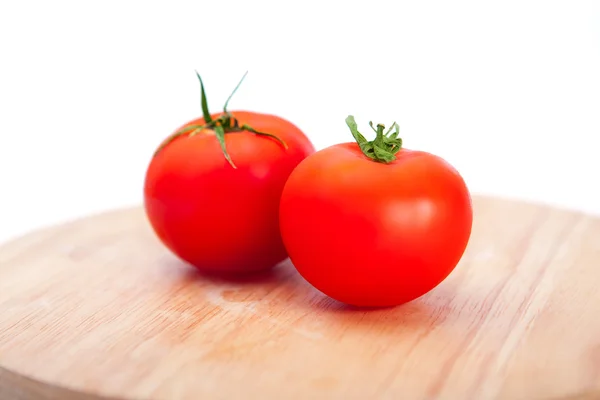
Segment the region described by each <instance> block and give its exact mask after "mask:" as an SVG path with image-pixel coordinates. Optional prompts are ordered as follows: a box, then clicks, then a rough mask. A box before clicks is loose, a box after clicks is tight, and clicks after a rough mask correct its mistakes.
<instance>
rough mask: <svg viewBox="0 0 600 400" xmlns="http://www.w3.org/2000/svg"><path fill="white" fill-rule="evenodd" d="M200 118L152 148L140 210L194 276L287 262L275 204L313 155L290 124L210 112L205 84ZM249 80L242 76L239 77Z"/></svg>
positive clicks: (255, 116) (237, 113)
mask: <svg viewBox="0 0 600 400" xmlns="http://www.w3.org/2000/svg"><path fill="white" fill-rule="evenodd" d="M196 75H197V77H198V80H199V83H200V92H201V108H202V117H200V118H197V119H194V120H192V121H189V122H187V123H185V124H184V125H182V126H181V127H179V128H178V129H176V130H175V131H174V132H173V133H172V134H171V135H169V136H168V137H167V138H166V139H165V140H164V141H163V142H162V143H161V144H160V145H159V146H158V148H157V150H156V152H155V154H154V155H153V157H152V158H151V160H150V162H149V165H148V168H147V171H146V176H145V181H144V207H145V211H146V215H147V218H148V221H149V222H150V225H151V227H152V229H153V230H154V232H155V233H156V235H157V236H158V238H159V239H160V240H161V241H162V243H163V244H164V245H165V246H166V247H167V248H168V249H169V250H170V251H171V252H172V253H174V254H175V255H176V256H178V257H179V258H180V259H181V260H183V261H185V262H187V263H189V264H191V265H193V266H195V267H196V268H198V269H199V270H202V271H207V272H216V273H226V274H228V273H246V272H256V271H261V270H266V269H269V268H272V267H273V266H275V265H276V264H278V263H280V262H281V261H283V260H285V259H286V258H287V252H286V250H285V247H284V245H283V242H282V239H281V234H280V231H279V201H280V198H281V192H282V190H283V186H284V184H285V182H286V180H287V178H288V176H289V174H290V173H291V172H292V170H293V169H294V168H295V167H296V165H298V163H300V161H302V160H303V159H304V158H306V157H307V156H308V155H310V154H312V153H314V151H315V149H314V147H313V144H312V143H311V141H310V140H309V139H308V138H307V136H306V135H305V134H304V133H303V132H302V131H301V130H300V129H299V128H298V127H297V126H296V125H294V124H293V123H291V122H290V121H287V120H286V119H284V118H282V117H279V116H276V115H270V114H264V113H259V112H252V111H244V110H239V111H229V110H228V103H229V101H230V99H231V97H232V96H233V94H234V93H235V92H236V90H237V89H238V87H239V86H240V84H241V83H242V81H243V79H244V78H242V80H241V81H240V82H239V83H238V85H237V86H236V87H235V89H234V90H233V92H232V93H231V95H230V96H229V98H228V99H227V101H226V102H225V105H224V107H223V111H222V112H219V113H215V114H211V113H210V112H209V108H208V101H207V96H206V92H205V89H204V84H203V82H202V78H201V77H200V75H199V74H198V73H196ZM245 76H246V75H245V74H244V77H245Z"/></svg>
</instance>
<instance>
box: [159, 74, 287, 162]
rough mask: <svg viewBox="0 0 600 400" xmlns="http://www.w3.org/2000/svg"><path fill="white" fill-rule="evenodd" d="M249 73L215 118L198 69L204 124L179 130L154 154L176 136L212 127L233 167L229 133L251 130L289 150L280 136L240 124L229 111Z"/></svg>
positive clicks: (194, 133)
mask: <svg viewBox="0 0 600 400" xmlns="http://www.w3.org/2000/svg"><path fill="white" fill-rule="evenodd" d="M247 74H248V72H246V73H245V74H244V76H242V79H241V80H240V81H239V82H238V84H237V85H236V87H235V88H234V89H233V92H232V93H231V94H230V95H229V97H228V98H227V101H225V105H224V106H223V114H222V115H220V116H219V117H217V118H215V119H213V118H212V117H211V115H210V112H209V109H208V101H207V99H206V90H205V89H204V83H203V82H202V78H201V77H200V74H199V73H198V71H196V76H197V77H198V81H199V82H200V106H201V108H202V117H203V118H204V124H203V125H196V124H195V125H189V126H186V127H185V128H182V129H180V130H179V131H177V132H175V133H174V134H172V135H171V136H169V137H168V138H167V139H166V140H165V141H164V142H163V143H162V144H161V146H160V147H159V148H158V149H157V150H156V152H155V153H154V155H155V156H156V154H158V153H159V152H160V151H161V150H162V149H164V148H165V147H166V146H167V145H168V144H169V143H171V142H172V141H173V140H175V139H176V138H178V137H180V136H188V137H191V136H194V135H196V134H198V133H200V132H201V131H203V130H205V129H212V130H213V131H214V133H215V136H216V137H217V140H218V142H219V146H221V151H222V152H223V155H224V156H225V159H226V160H227V162H228V163H229V164H230V165H231V166H232V167H233V168H237V167H236V166H235V164H234V163H233V161H232V160H231V156H230V155H229V152H228V151H227V146H226V144H225V135H226V134H227V133H234V132H251V133H254V134H255V135H257V136H265V137H268V138H272V139H274V140H276V141H277V142H279V143H280V144H281V145H282V146H283V148H284V149H286V150H287V149H288V145H287V144H286V143H285V142H284V141H283V139H281V138H280V137H278V136H276V135H273V134H271V133H266V132H259V131H257V130H256V129H254V128H252V127H251V126H250V125H248V124H244V125H242V126H240V123H239V121H238V120H237V119H236V118H235V117H234V116H233V115H231V113H229V111H227V106H228V105H229V100H231V98H232V97H233V95H234V94H235V92H236V91H237V90H238V88H239V87H240V85H241V84H242V82H243V81H244V78H245V77H246V75H247Z"/></svg>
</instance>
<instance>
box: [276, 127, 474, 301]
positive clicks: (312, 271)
mask: <svg viewBox="0 0 600 400" xmlns="http://www.w3.org/2000/svg"><path fill="white" fill-rule="evenodd" d="M346 123H347V124H348V126H349V127H350V130H351V132H352V134H353V135H354V137H355V139H356V143H341V144H336V145H333V146H331V147H328V148H326V149H323V150H320V151H318V152H316V153H314V154H313V155H311V156H309V157H307V158H306V159H305V160H303V161H302V162H301V163H300V164H299V165H298V166H297V167H296V169H295V170H294V171H293V172H292V174H291V175H290V177H289V178H288V181H287V183H286V185H285V187H284V190H283V193H282V198H281V204H280V227H281V234H282V237H283V241H284V244H285V246H286V248H287V250H288V254H289V257H290V259H291V261H292V263H293V264H294V266H295V267H296V269H297V270H298V272H299V273H300V274H301V275H302V276H303V277H304V278H305V279H306V280H307V281H308V282H309V283H311V284H312V285H313V286H314V287H315V288H317V289H318V290H320V291H321V292H323V293H324V294H326V295H328V296H329V297H331V298H333V299H336V300H338V301H340V302H344V303H347V304H349V305H353V306H366V307H385V306H395V305H399V304H402V303H405V302H408V301H411V300H414V299H416V298H418V297H420V296H422V295H423V294H425V293H427V292H429V291H430V290H432V289H433V288H434V287H436V286H437V285H438V284H439V283H441V282H442V281H443V280H444V279H445V278H446V277H447V276H448V275H449V274H450V273H451V272H452V270H453V269H454V268H455V267H456V265H457V263H458V262H459V260H460V259H461V258H462V255H463V253H464V251H465V249H466V246H467V243H468V241H469V238H470V235H471V226H472V221H473V211H472V205H471V196H470V194H469V191H468V188H467V186H466V184H465V182H464V180H463V178H462V177H461V175H460V174H459V173H458V171H457V170H456V169H455V168H453V167H452V166H451V165H450V164H449V163H448V162H446V161H444V160H443V159H442V158H440V157H438V156H436V155H434V154H430V153H427V152H424V151H416V150H409V149H405V148H403V147H402V140H401V139H400V138H398V125H397V124H395V123H394V125H393V127H394V128H396V129H395V131H394V132H393V133H392V132H391V129H390V130H389V131H388V132H387V133H383V130H384V127H383V125H378V126H377V129H376V132H377V137H376V139H375V140H373V141H367V140H366V139H365V137H364V136H363V135H362V134H361V133H360V132H358V130H357V127H356V123H355V122H354V118H353V117H352V116H349V117H348V118H347V120H346ZM371 127H373V125H372V124H371ZM374 129H375V128H374Z"/></svg>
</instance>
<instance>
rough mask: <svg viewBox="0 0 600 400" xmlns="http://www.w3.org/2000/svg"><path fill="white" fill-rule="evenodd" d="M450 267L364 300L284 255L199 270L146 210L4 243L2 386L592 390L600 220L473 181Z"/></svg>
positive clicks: (550, 394) (143, 395)
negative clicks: (385, 297)
mask: <svg viewBox="0 0 600 400" xmlns="http://www.w3.org/2000/svg"><path fill="white" fill-rule="evenodd" d="M474 207H475V224H474V230H473V235H472V239H471V242H470V243H469V247H468V249H467V252H466V254H465V256H464V257H463V259H462V261H461V262H460V264H459V265H458V267H457V268H456V270H455V271H454V272H453V273H452V274H451V275H450V277H449V278H448V279H447V280H446V281H444V282H443V283H442V284H441V285H440V286H438V287H437V288H436V289H434V290H433V291H432V292H430V293H429V294H427V295H425V296H423V297H421V298H420V299H418V300H415V301H413V302H411V303H408V304H405V305H403V306H400V307H396V308H392V309H379V310H360V309H353V308H350V307H346V306H344V305H342V304H339V303H336V302H334V301H332V300H330V299H328V298H327V297H325V296H324V295H322V294H321V293H319V292H317V291H316V290H315V289H313V288H312V287H311V286H310V285H308V284H307V283H306V282H305V281H304V280H303V279H302V278H301V277H300V276H299V275H298V274H297V273H296V272H295V270H294V268H293V267H292V266H291V264H289V262H286V263H284V264H282V265H281V266H279V267H277V268H276V269H274V270H273V271H272V272H271V273H267V274H263V275H260V276H255V277H253V278H246V279H240V280H237V281H232V280H223V279H217V278H214V277H207V276H203V275H201V274H200V273H198V272H196V270H194V269H193V268H191V267H189V266H187V265H185V264H183V263H181V262H180V261H178V260H177V259H176V258H175V257H174V256H172V255H171V254H170V253H169V252H168V251H167V250H166V249H165V248H164V247H163V246H162V245H161V244H160V243H159V242H158V240H157V239H156V238H155V237H154V235H153V233H152V232H151V230H150V228H149V226H148V224H147V223H146V220H145V217H144V214H143V212H142V210H141V209H139V208H136V209H127V210H121V211H115V212H110V213H106V214H103V215H98V216H93V217H90V218H86V219H82V220H79V221H74V222H71V223H68V224H65V225H62V226H57V227H53V228H50V229H46V230H43V231H39V232H36V233H33V234H30V235H28V236H25V237H23V238H20V239H17V240H15V241H13V242H11V243H9V244H6V245H4V246H3V247H0V397H1V398H3V399H4V398H7V399H8V398H10V399H38V398H39V399H55V398H56V399H65V400H66V399H88V398H94V399H96V398H98V397H96V396H106V397H110V398H113V397H116V398H125V399H400V398H406V399H412V400H418V399H450V400H457V399H476V400H487V399H510V400H519V399H523V400H536V399H560V398H574V399H575V398H582V399H583V398H600V290H599V287H600V268H598V267H599V266H600V220H599V219H596V218H593V217H590V216H586V215H583V214H579V213H575V212H570V211H564V210H557V209H553V208H550V207H546V206H539V205H535V204H525V203H519V202H514V201H506V200H496V199H491V198H481V197H477V198H475V199H474Z"/></svg>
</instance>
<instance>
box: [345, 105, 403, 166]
mask: <svg viewBox="0 0 600 400" xmlns="http://www.w3.org/2000/svg"><path fill="white" fill-rule="evenodd" d="M346 125H348V128H350V132H352V136H354V140H356V143H357V144H358V146H359V147H360V150H361V151H362V152H363V154H364V155H365V156H367V157H369V158H370V159H371V160H373V161H377V162H381V163H390V162H392V161H394V160H395V159H396V153H398V152H399V151H400V149H401V148H402V139H401V138H399V137H398V135H399V134H400V126H398V124H397V123H395V122H394V123H393V124H392V126H391V127H390V129H388V130H387V132H385V133H384V130H385V126H384V125H383V124H377V128H375V127H373V122H369V125H370V126H371V128H372V129H373V130H374V131H375V132H376V136H375V139H374V140H371V141H368V140H367V139H366V138H365V137H364V136H363V135H362V133H360V132H359V131H358V126H357V125H356V121H355V120H354V116H352V115H349V116H348V117H347V118H346ZM392 129H393V132H392Z"/></svg>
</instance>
